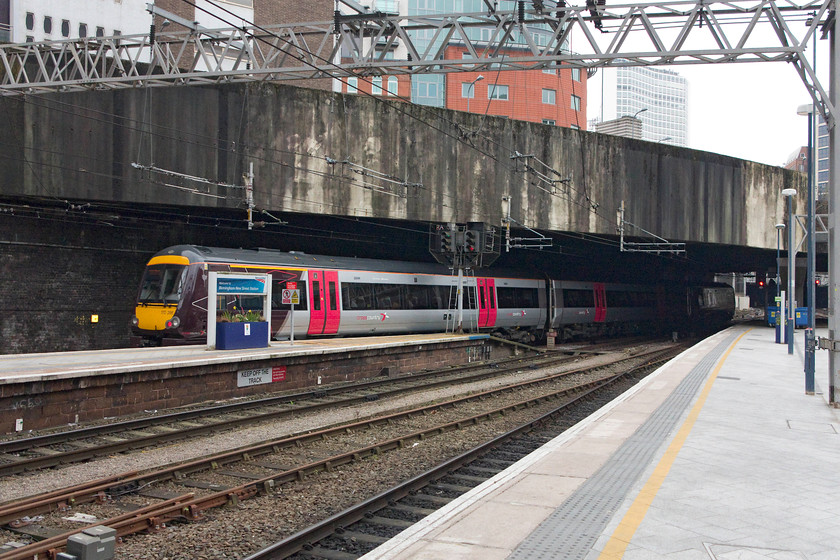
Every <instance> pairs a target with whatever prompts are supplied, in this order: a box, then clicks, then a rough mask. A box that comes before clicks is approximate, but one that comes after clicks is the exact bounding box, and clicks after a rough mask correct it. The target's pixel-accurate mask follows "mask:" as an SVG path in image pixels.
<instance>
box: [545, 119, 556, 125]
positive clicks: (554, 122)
mask: <svg viewBox="0 0 840 560" xmlns="http://www.w3.org/2000/svg"><path fill="white" fill-rule="evenodd" d="M542 123H543V124H557V122H556V121H555V120H554V119H543V120H542Z"/></svg>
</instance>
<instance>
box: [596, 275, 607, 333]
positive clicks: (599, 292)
mask: <svg viewBox="0 0 840 560" xmlns="http://www.w3.org/2000/svg"><path fill="white" fill-rule="evenodd" d="M593 289H594V291H595V322H596V323H603V322H605V321H606V320H607V292H606V290H605V289H604V284H603V282H595V284H594V285H593Z"/></svg>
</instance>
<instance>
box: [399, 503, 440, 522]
mask: <svg viewBox="0 0 840 560" xmlns="http://www.w3.org/2000/svg"><path fill="white" fill-rule="evenodd" d="M388 508H389V509H393V510H395V511H401V512H403V513H408V514H410V515H416V516H418V517H421V518H422V517H426V516H427V515H431V514H433V513H434V512H435V511H437V510H434V509H431V508H424V507H419V506H410V505H408V504H404V503H402V502H398V503H396V504H391V505H389V506H388Z"/></svg>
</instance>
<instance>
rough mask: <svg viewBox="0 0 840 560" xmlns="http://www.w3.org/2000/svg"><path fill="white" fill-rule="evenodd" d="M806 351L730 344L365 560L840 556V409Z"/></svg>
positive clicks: (748, 335)
mask: <svg viewBox="0 0 840 560" xmlns="http://www.w3.org/2000/svg"><path fill="white" fill-rule="evenodd" d="M825 334H827V333H826V332H819V329H818V336H825ZM803 343H804V335H803V334H802V331H797V333H796V342H795V344H796V346H795V353H794V354H793V355H789V354H788V353H787V350H788V347H787V345H784V344H775V334H774V330H773V329H770V328H768V327H764V326H756V327H743V326H739V327H732V328H730V329H728V330H726V331H723V332H721V333H718V334H717V335H715V336H713V337H711V338H709V339H706V340H705V341H703V342H701V343H700V344H698V345H696V346H694V347H692V348H691V349H689V350H687V351H686V352H684V353H682V354H681V355H680V356H679V357H678V358H677V359H675V360H672V361H671V362H669V363H668V364H667V365H666V366H664V367H662V368H660V369H659V370H658V371H656V372H655V373H653V374H651V375H650V376H648V377H647V378H645V379H644V380H643V381H642V382H641V383H639V384H638V385H637V386H636V387H634V388H633V389H631V390H629V391H628V392H626V393H625V394H623V395H622V396H620V397H618V398H617V399H615V400H614V401H612V402H611V403H610V404H609V405H607V406H606V407H604V408H602V409H601V410H599V411H598V412H596V413H595V414H593V415H591V416H590V417H589V418H587V419H585V420H583V421H582V422H580V423H578V424H577V425H576V426H574V427H573V428H572V429H570V430H568V431H567V432H566V433H564V434H562V435H560V436H558V437H557V438H555V439H554V440H552V441H551V442H549V443H548V444H546V445H545V446H544V447H542V448H541V449H539V450H537V451H536V452H534V453H533V454H531V455H529V456H528V457H526V458H524V459H522V460H521V461H519V462H517V463H516V464H514V465H512V466H511V467H510V468H509V469H507V470H506V471H504V472H502V473H500V474H499V475H497V476H496V477H494V478H492V479H490V480H488V481H486V482H484V483H483V484H481V485H480V486H478V487H476V488H474V489H473V490H472V491H470V492H469V493H467V494H465V495H463V496H461V497H460V498H458V499H456V500H455V501H453V502H451V503H450V504H448V505H447V506H445V507H444V508H442V509H440V510H438V511H437V512H435V513H434V514H432V515H431V516H429V517H427V518H426V519H424V520H423V521H421V522H419V523H417V524H415V525H414V526H412V527H410V528H409V529H407V530H405V531H404V532H402V533H400V534H399V535H397V536H396V537H394V538H393V539H391V540H390V541H388V542H386V543H385V544H384V545H382V546H380V547H379V548H377V549H375V550H374V551H372V552H371V553H369V554H368V555H366V556H364V559H365V560H384V559H392V558H399V559H409V558H410V559H440V558H446V559H447V560H458V559H475V560H478V559H481V560H501V559H512V560H520V559H528V560H539V559H548V558H552V559H563V560H574V559H581V560H595V559H598V560H607V559H610V560H612V559H619V558H624V559H626V560H658V559H669V560H694V559H696V560H709V559H712V560H763V559H773V560H801V559H805V558H807V559H819V560H823V559H824V560H828V559H836V558H838V556H840V552H838V551H840V508H838V507H837V504H836V502H835V500H834V493H835V492H836V491H837V489H838V488H840V439H838V437H839V436H838V432H840V411H838V409H835V408H832V407H830V406H829V405H828V403H827V388H828V355H827V352H824V351H818V353H817V357H816V364H817V375H816V379H817V394H816V395H806V394H805V380H804V373H803V366H802V364H803V349H802V347H803ZM823 389H825V391H824V390H823Z"/></svg>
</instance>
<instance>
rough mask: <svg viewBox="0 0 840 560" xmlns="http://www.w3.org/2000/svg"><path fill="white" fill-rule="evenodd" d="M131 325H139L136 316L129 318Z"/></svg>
mask: <svg viewBox="0 0 840 560" xmlns="http://www.w3.org/2000/svg"><path fill="white" fill-rule="evenodd" d="M131 324H132V325H134V326H135V327H136V326H137V325H139V324H140V319H138V318H137V315H135V316H134V317H132V318H131Z"/></svg>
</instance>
